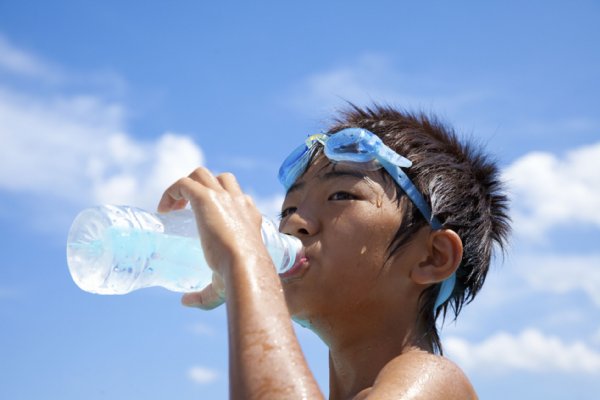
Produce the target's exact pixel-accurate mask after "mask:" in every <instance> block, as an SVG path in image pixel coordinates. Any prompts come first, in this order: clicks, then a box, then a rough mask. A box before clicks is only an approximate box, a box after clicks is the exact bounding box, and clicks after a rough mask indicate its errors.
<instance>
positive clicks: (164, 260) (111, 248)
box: [67, 205, 302, 294]
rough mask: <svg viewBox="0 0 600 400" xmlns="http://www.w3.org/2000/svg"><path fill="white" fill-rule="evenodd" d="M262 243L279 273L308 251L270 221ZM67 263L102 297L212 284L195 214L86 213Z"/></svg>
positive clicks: (104, 209) (126, 209) (121, 209)
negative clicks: (155, 289) (145, 289)
mask: <svg viewBox="0 0 600 400" xmlns="http://www.w3.org/2000/svg"><path fill="white" fill-rule="evenodd" d="M262 238H263V241H264V243H265V245H266V247H267V250H268V251H269V254H270V255H271V258H272V259H273V263H274V264H275V267H276V268H277V271H278V272H279V273H283V272H285V271H287V270H289V269H290V268H291V267H292V266H293V265H294V264H295V262H296V259H297V258H298V257H299V256H300V254H301V252H302V244H301V242H300V240H298V239H297V238H295V237H293V236H289V235H284V234H282V233H280V232H279V231H278V229H277V227H276V226H275V224H274V223H273V222H272V221H270V220H268V219H266V218H263V223H262ZM67 263H68V265H69V271H70V272H71V276H72V277H73V280H74V281H75V283H76V284H77V285H78V286H79V287H80V288H81V289H83V290H85V291H87V292H91V293H98V294H125V293H129V292H131V291H133V290H136V289H141V288H144V287H150V286H162V287H164V288H167V289H169V290H172V291H175V292H194V291H199V290H201V289H202V288H204V287H206V286H207V285H208V284H209V283H210V282H211V279H212V271H211V269H210V267H209V266H208V265H207V264H206V261H205V260H204V254H203V252H202V246H201V244H200V239H199V236H198V229H197V227H196V220H195V217H194V214H193V212H192V210H189V209H185V210H179V211H172V212H169V213H167V214H157V213H152V212H148V211H144V210H142V209H139V208H135V207H130V206H113V205H104V206H99V207H93V208H88V209H85V210H83V211H82V212H81V213H79V215H77V217H76V218H75V220H74V221H73V224H72V225H71V229H70V231H69V236H68V239H67Z"/></svg>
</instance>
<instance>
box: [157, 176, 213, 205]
mask: <svg viewBox="0 0 600 400" xmlns="http://www.w3.org/2000/svg"><path fill="white" fill-rule="evenodd" d="M203 188H205V187H204V186H203V185H201V184H199V183H198V182H197V181H195V180H193V179H191V178H189V177H186V178H181V179H179V180H178V181H177V182H175V183H174V184H172V185H171V186H169V188H167V190H165V192H164V193H163V195H162V197H161V199H160V201H159V202H158V212H168V211H171V210H178V209H180V208H183V207H185V205H186V204H187V202H188V201H190V200H191V199H192V194H193V193H195V197H201V196H202V194H203V190H202V189H203Z"/></svg>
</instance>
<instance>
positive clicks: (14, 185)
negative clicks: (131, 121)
mask: <svg viewBox="0 0 600 400" xmlns="http://www.w3.org/2000/svg"><path fill="white" fill-rule="evenodd" d="M124 118H125V111H124V108H123V106H122V105H120V104H117V103H110V102H105V101H103V100H102V99H99V98H96V97H94V96H88V95H85V96H84V95H76V96H60V95H59V96H55V97H52V98H43V97H34V96H28V95H24V94H20V93H15V92H13V91H8V90H6V89H4V90H3V89H2V88H0V120H2V126H1V127H0V140H1V142H2V144H3V157H1V158H0V189H4V190H10V191H16V192H30V193H37V194H45V195H51V196H55V197H57V198H61V199H64V200H68V201H71V202H73V203H77V204H85V203H90V202H93V203H120V204H135V205H139V206H142V207H154V206H155V205H156V203H157V202H158V200H159V197H160V194H161V193H162V190H164V189H165V188H166V187H167V186H168V185H169V184H170V183H172V182H173V181H174V180H175V179H177V178H179V177H181V176H184V175H187V174H188V173H189V172H191V170H192V169H193V168H194V167H196V166H198V165H202V164H203V162H204V159H203V155H202V151H201V149H200V148H199V147H198V146H197V145H196V144H195V143H194V142H193V140H192V139H190V138H189V137H187V136H184V135H179V134H176V133H165V134H163V135H162V136H160V137H159V138H157V139H156V140H154V141H140V140H137V139H135V138H133V137H132V136H131V135H129V134H127V133H125V132H124V128H123V127H124Z"/></svg>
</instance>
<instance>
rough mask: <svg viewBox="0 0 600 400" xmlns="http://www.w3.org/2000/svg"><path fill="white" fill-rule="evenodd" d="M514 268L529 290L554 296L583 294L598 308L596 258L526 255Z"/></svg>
mask: <svg viewBox="0 0 600 400" xmlns="http://www.w3.org/2000/svg"><path fill="white" fill-rule="evenodd" d="M517 264H518V268H516V271H518V273H519V275H521V277H522V278H523V279H525V281H526V282H527V283H528V284H529V285H530V286H531V288H533V289H535V290H539V291H545V292H550V293H555V294H566V293H568V292H572V291H578V290H579V291H583V292H584V293H585V294H586V295H587V296H588V297H589V298H590V299H591V300H592V302H593V303H594V304H595V305H596V306H597V307H600V254H590V255H561V254H547V255H528V256H521V257H519V259H518V262H517Z"/></svg>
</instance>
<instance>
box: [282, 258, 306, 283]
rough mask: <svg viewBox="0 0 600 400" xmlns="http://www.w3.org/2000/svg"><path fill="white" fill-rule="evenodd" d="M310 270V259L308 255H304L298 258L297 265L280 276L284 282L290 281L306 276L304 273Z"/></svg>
mask: <svg viewBox="0 0 600 400" xmlns="http://www.w3.org/2000/svg"><path fill="white" fill-rule="evenodd" d="M307 270H308V257H307V256H306V255H302V256H300V257H298V260H296V263H295V264H294V265H293V266H292V268H290V269H289V270H287V271H286V272H284V273H283V274H279V276H280V277H281V279H282V280H283V281H289V280H292V279H296V278H299V277H301V276H302V275H304V273H305V272H306V271H307Z"/></svg>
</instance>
